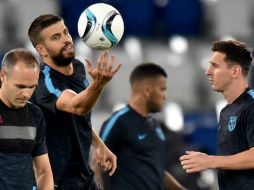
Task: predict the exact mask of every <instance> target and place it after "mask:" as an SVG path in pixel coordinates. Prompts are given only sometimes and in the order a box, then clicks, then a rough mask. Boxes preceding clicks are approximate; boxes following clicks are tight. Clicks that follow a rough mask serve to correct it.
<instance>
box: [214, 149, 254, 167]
mask: <svg viewBox="0 0 254 190" xmlns="http://www.w3.org/2000/svg"><path fill="white" fill-rule="evenodd" d="M212 167H214V168H220V169H228V170H244V169H252V168H254V148H252V149H250V150H247V151H244V152H241V153H238V154H235V155H232V156H215V158H214V165H213V166H212Z"/></svg>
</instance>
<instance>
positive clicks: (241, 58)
mask: <svg viewBox="0 0 254 190" xmlns="http://www.w3.org/2000/svg"><path fill="white" fill-rule="evenodd" d="M212 50H213V51H214V52H215V51H218V52H221V53H225V54H226V57H225V61H227V62H228V61H232V62H236V63H238V64H239V65H240V66H241V68H242V70H243V74H244V75H245V76H247V75H248V72H249V69H250V65H251V63H252V56H251V52H252V50H251V48H248V47H247V46H246V45H245V44H244V43H242V42H239V41H236V40H228V41H222V40H219V41H215V42H214V43H213V47H212Z"/></svg>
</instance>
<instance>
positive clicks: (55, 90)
mask: <svg viewBox="0 0 254 190" xmlns="http://www.w3.org/2000/svg"><path fill="white" fill-rule="evenodd" d="M54 80H56V79H54V78H50V77H48V78H47V77H43V76H40V80H39V84H38V86H37V87H36V89H35V92H34V96H33V98H32V101H33V102H34V103H36V104H37V105H39V106H40V107H45V108H47V109H48V110H50V111H52V112H54V113H55V112H56V101H57V99H58V98H59V96H60V95H61V93H62V91H63V90H64V89H66V87H64V86H59V87H56V86H55V83H53V81H54ZM54 82H56V83H57V81H54ZM58 83H60V82H58Z"/></svg>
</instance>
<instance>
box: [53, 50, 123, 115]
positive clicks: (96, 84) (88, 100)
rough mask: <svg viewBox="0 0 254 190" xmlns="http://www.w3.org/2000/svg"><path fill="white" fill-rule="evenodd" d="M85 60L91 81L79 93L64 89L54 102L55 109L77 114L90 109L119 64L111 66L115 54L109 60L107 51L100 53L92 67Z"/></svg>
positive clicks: (82, 113) (84, 112) (88, 61)
mask: <svg viewBox="0 0 254 190" xmlns="http://www.w3.org/2000/svg"><path fill="white" fill-rule="evenodd" d="M86 62H87V71H88V73H89V74H90V75H91V77H92V79H93V81H92V83H91V84H90V85H89V86H88V88H87V89H85V90H84V91H82V92H81V93H79V94H77V93H75V92H74V91H72V90H70V89H67V90H64V91H63V92H62V94H61V95H60V96H59V98H58V100H57V102H56V107H57V109H59V110H61V111H65V112H69V113H74V114H77V115H84V114H86V113H88V112H89V111H91V108H92V107H93V106H94V104H95V103H96V101H97V99H98V98H99V96H100V95H101V93H102V90H103V88H104V86H105V85H106V84H107V83H108V82H109V81H110V80H111V78H112V77H113V76H114V75H115V73H116V72H117V71H118V70H119V68H120V66H121V65H120V64H117V66H116V67H115V68H113V65H114V63H115V56H114V55H112V56H111V57H110V60H109V59H108V51H104V52H102V53H101V54H100V56H99V58H98V63H97V66H96V68H94V67H93V64H92V62H91V61H90V60H88V59H86Z"/></svg>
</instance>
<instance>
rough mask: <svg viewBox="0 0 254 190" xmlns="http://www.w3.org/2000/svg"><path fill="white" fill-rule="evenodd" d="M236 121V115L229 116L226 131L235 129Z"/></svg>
mask: <svg viewBox="0 0 254 190" xmlns="http://www.w3.org/2000/svg"><path fill="white" fill-rule="evenodd" d="M236 121H237V116H231V117H229V122H228V131H233V130H234V129H235V126H236Z"/></svg>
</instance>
